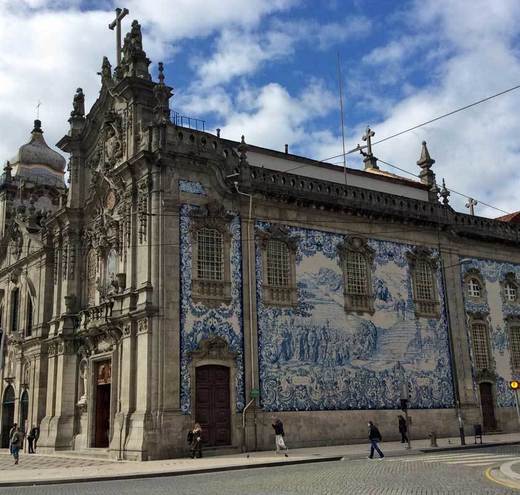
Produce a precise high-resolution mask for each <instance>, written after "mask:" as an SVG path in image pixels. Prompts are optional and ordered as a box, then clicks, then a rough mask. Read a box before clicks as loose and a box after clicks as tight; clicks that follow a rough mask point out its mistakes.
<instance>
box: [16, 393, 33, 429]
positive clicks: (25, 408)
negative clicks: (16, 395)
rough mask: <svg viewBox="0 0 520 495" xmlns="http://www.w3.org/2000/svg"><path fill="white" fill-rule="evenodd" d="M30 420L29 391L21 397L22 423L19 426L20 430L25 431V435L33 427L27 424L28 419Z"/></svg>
mask: <svg viewBox="0 0 520 495" xmlns="http://www.w3.org/2000/svg"><path fill="white" fill-rule="evenodd" d="M28 418H29V394H28V393H27V390H24V391H23V393H22V396H21V397H20V422H19V423H18V425H19V426H20V429H21V430H23V432H24V433H25V435H27V433H28V432H29V430H30V429H31V427H30V426H29V425H28V424H27V419H28Z"/></svg>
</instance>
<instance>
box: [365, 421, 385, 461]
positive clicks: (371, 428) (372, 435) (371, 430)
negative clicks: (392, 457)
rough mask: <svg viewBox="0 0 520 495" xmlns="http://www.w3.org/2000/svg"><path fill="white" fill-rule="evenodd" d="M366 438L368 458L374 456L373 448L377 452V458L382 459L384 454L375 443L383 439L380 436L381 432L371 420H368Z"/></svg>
mask: <svg viewBox="0 0 520 495" xmlns="http://www.w3.org/2000/svg"><path fill="white" fill-rule="evenodd" d="M368 439H369V440H370V455H369V456H368V458H369V459H373V458H374V450H376V451H377V453H378V454H379V458H380V459H382V458H383V457H384V456H385V455H384V454H383V452H381V449H380V448H379V446H378V445H377V444H378V442H380V441H381V440H383V437H382V436H381V433H380V432H379V430H378V428H377V426H376V425H375V424H374V423H372V421H369V422H368Z"/></svg>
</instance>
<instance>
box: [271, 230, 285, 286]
mask: <svg viewBox="0 0 520 495" xmlns="http://www.w3.org/2000/svg"><path fill="white" fill-rule="evenodd" d="M267 283H268V284H269V285H271V286H275V287H288V286H289V249H288V247H287V244H285V242H282V241H275V240H270V241H269V242H268V243H267Z"/></svg>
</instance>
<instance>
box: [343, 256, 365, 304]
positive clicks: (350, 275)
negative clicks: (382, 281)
mask: <svg viewBox="0 0 520 495" xmlns="http://www.w3.org/2000/svg"><path fill="white" fill-rule="evenodd" d="M346 270H347V293H348V294H352V295H358V296H365V295H367V294H368V284H367V264H366V261H365V257H364V256H363V255H362V254H361V253H355V252H350V253H348V254H347V264H346Z"/></svg>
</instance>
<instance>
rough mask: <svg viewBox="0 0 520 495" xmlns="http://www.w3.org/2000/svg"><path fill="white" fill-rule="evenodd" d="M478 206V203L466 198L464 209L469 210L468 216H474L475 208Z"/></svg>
mask: <svg viewBox="0 0 520 495" xmlns="http://www.w3.org/2000/svg"><path fill="white" fill-rule="evenodd" d="M477 205H478V201H477V200H475V199H473V198H468V202H467V203H466V205H465V206H466V208H469V214H470V215H475V206H477Z"/></svg>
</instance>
